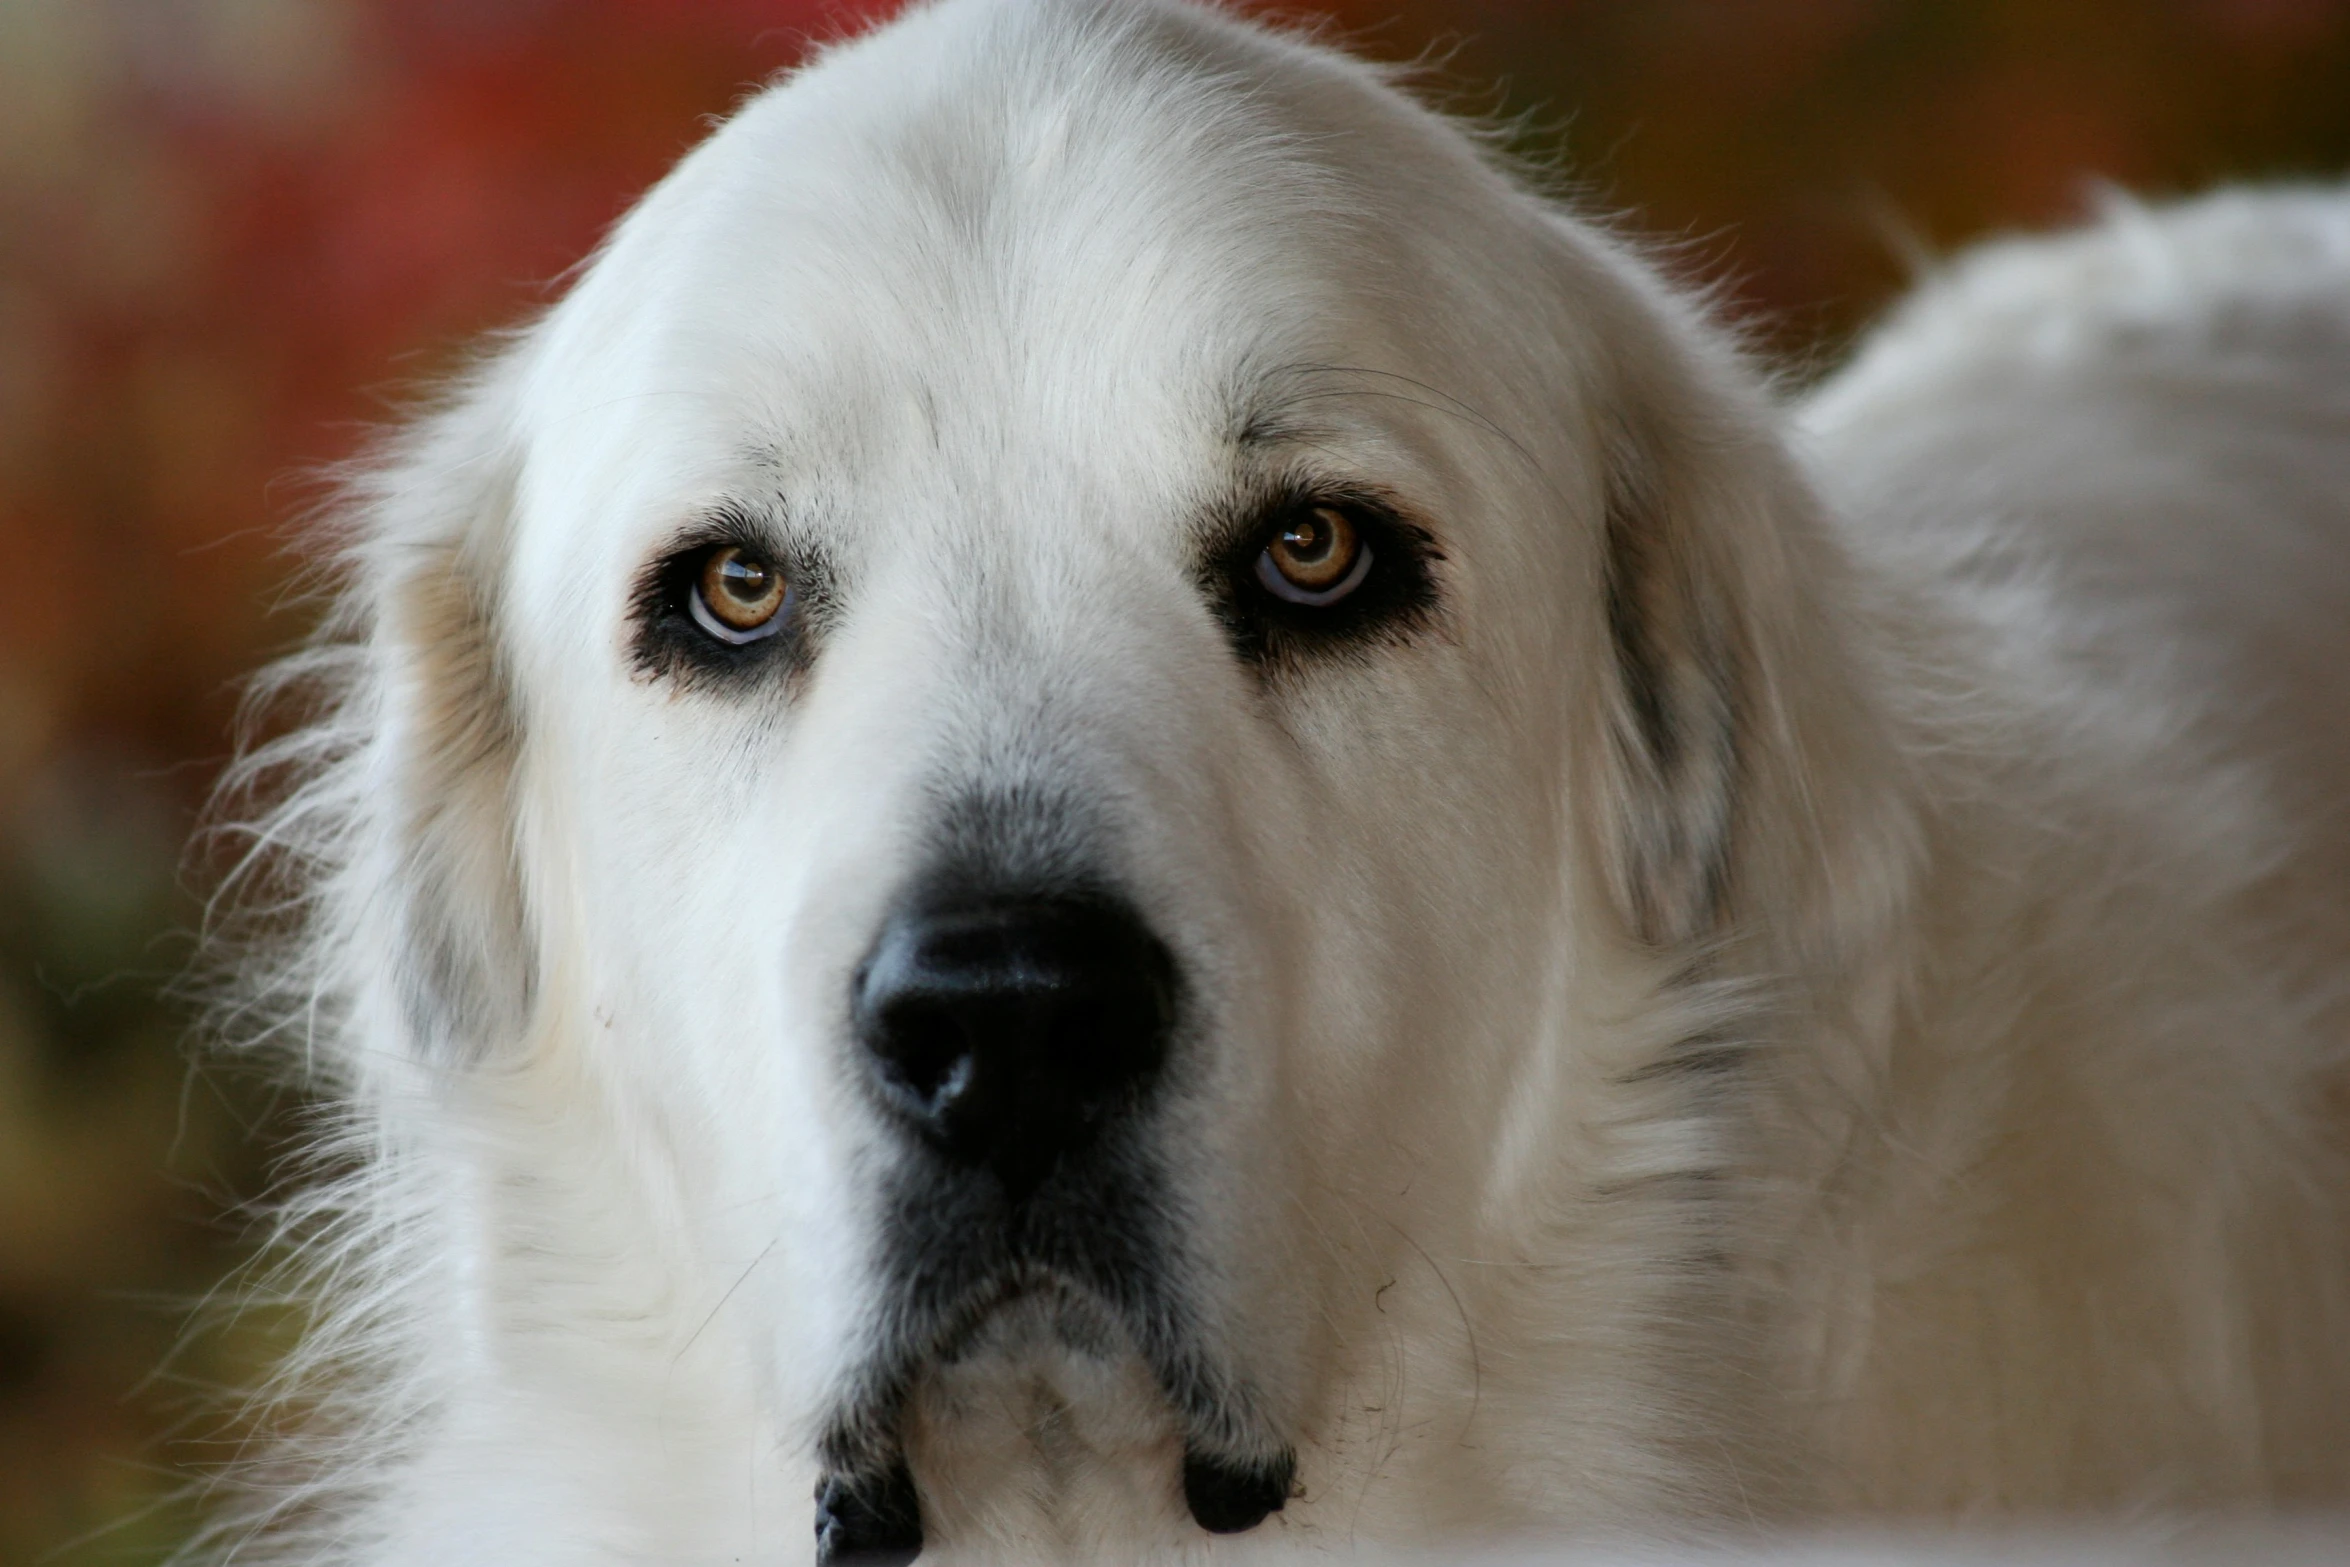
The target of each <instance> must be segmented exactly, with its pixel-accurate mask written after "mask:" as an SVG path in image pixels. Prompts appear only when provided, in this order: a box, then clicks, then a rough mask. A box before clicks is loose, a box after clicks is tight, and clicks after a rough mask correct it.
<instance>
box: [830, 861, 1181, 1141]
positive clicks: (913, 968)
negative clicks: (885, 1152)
mask: <svg viewBox="0 0 2350 1567" xmlns="http://www.w3.org/2000/svg"><path fill="white" fill-rule="evenodd" d="M1175 990H1176V984H1175V970H1174V964H1173V960H1172V959H1171V957H1170V956H1169V955H1168V953H1167V950H1166V948H1165V946H1164V945H1163V944H1162V943H1161V942H1160V941H1159V940H1158V939H1157V938H1156V937H1155V936H1153V935H1152V934H1151V933H1150V932H1149V930H1148V929H1147V928H1146V927H1145V926H1144V925H1143V923H1142V921H1141V920H1140V918H1139V917H1137V916H1136V915H1135V914H1134V913H1133V912H1132V911H1131V909H1129V908H1128V907H1127V906H1126V905H1125V904H1123V903H1121V902H1118V901H1115V900H1111V899H1106V898H1099V897H1088V898H1083V899H1072V898H1058V899H1013V900H1007V899H987V900H974V901H968V902H951V903H925V904H921V905H916V906H914V907H911V908H908V909H905V910H901V911H900V912H899V913H897V914H896V915H893V916H892V917H891V918H890V919H889V920H888V921H887V922H886V923H885V924H884V926H883V928H882V931H881V934H880V937H879V938H878V939H877V940H876V942H875V943H874V947H873V951H872V953H871V955H870V956H869V957H868V958H867V959H866V961H865V963H864V965H863V966H862V967H861V968H860V969H859V971H858V974H857V978H856V982H855V987H854V991H853V995H852V998H851V1007H852V1014H853V1018H854V1022H855V1025H856V1028H857V1032H858V1036H859V1039H860V1041H861V1043H862V1044H863V1046H864V1048H865V1051H866V1054H867V1058H868V1060H869V1062H870V1063H871V1067H872V1072H873V1075H874V1077H875V1079H876V1080H877V1084H878V1086H879V1088H880V1089H881V1091H882V1096H883V1098H884V1100H885V1101H886V1102H887V1103H888V1104H890V1105H891V1106H892V1107H893V1108H894V1109H895V1110H897V1111H898V1112H899V1113H900V1114H902V1115H904V1116H905V1117H906V1118H907V1119H908V1120H910V1121H911V1122H912V1123H913V1124H914V1125H915V1126H916V1127H918V1128H919V1129H920V1130H922V1131H923V1132H924V1133H925V1134H927V1135H928V1136H929V1137H930V1139H931V1140H932V1142H933V1143H934V1144H935V1145H937V1146H939V1147H941V1148H942V1149H944V1150H945V1151H946V1152H948V1153H949V1154H950V1155H953V1156H955V1157H957V1158H959V1159H962V1160H963V1161H965V1162H968V1163H987V1164H991V1165H993V1166H995V1167H996V1169H997V1171H998V1173H999V1174H1000V1175H1002V1176H1003V1177H1004V1179H1005V1180H1006V1182H1007V1184H1009V1185H1017V1186H1020V1187H1023V1188H1025V1187H1026V1186H1028V1185H1030V1184H1033V1182H1034V1180H1036V1179H1039V1178H1041V1176H1040V1174H1039V1172H1040V1171H1042V1170H1045V1169H1048V1168H1049V1167H1050V1166H1051V1164H1052V1163H1053V1161H1055V1160H1057V1159H1058V1158H1059V1156H1060V1155H1061V1154H1062V1153H1064V1152H1066V1151H1068V1150H1069V1149H1070V1148H1071V1147H1073V1146H1075V1145H1076V1144H1077V1143H1079V1142H1081V1141H1083V1140H1085V1139H1086V1138H1088V1137H1090V1136H1091V1135H1092V1133H1093V1131H1094V1129H1095V1128H1096V1127H1097V1126H1098V1125H1099V1124H1100V1123H1101V1122H1102V1121H1103V1120H1104V1119H1105V1118H1106V1117H1107V1116H1108V1115H1109V1113H1110V1112H1112V1111H1113V1110H1114V1109H1116V1108H1117V1107H1118V1106H1119V1105H1121V1104H1123V1103H1125V1102H1127V1101H1129V1100H1131V1099H1132V1098H1133V1097H1134V1096H1136V1095H1137V1094H1139V1093H1140V1092H1141V1091H1142V1089H1143V1088H1144V1087H1145V1086H1146V1085H1147V1084H1148V1083H1149V1082H1150V1081H1151V1080H1152V1079H1153V1078H1154V1077H1155V1076H1156V1074H1157V1072H1158V1069H1159V1066H1160V1064H1161V1062H1162V1060H1163V1058H1164V1056H1165V1053H1166V1040H1167V1035H1168V1032H1169V1030H1170V1029H1171V1027H1172V1024H1173V1020H1174V1002H1175ZM1015 1177H1017V1178H1015Z"/></svg>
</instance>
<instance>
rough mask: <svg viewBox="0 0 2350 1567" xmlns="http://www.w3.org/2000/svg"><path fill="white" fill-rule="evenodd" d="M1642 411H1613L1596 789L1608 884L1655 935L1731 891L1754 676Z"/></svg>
mask: <svg viewBox="0 0 2350 1567" xmlns="http://www.w3.org/2000/svg"><path fill="white" fill-rule="evenodd" d="M1646 422H1647V421H1645V420H1644V419H1638V418H1636V419H1634V420H1630V421H1627V420H1625V419H1623V418H1622V417H1621V415H1620V414H1619V415H1613V416H1610V417H1609V418H1607V419H1606V420H1605V421H1604V423H1605V425H1607V426H1611V427H1612V428H1607V429H1606V430H1605V440H1604V446H1605V451H1604V457H1603V461H1604V464H1605V468H1604V475H1603V479H1602V495H1603V503H1602V511H1601V519H1600V523H1601V534H1600V550H1601V554H1600V568H1599V577H1600V587H1601V595H1602V603H1603V605H1604V609H1605V616H1606V620H1605V629H1606V636H1607V652H1608V661H1607V665H1606V667H1607V669H1608V672H1609V676H1610V678H1609V679H1608V680H1607V681H1606V682H1605V684H1604V687H1603V690H1602V692H1601V697H1600V700H1601V703H1602V708H1603V712H1602V725H1603V730H1604V740H1603V742H1602V747H1603V753H1604V757H1605V765H1606V767H1607V770H1608V772H1609V773H1610V774H1611V775H1612V776H1610V777H1609V778H1608V780H1607V781H1606V783H1605V784H1604V785H1603V786H1602V787H1601V788H1599V789H1597V790H1594V791H1593V792H1594V795H1595V796H1596V798H1597V799H1598V800H1600V801H1601V802H1604V805H1605V807H1606V811H1605V814H1606V815H1607V816H1609V817H1610V818H1612V820H1611V821H1610V823H1609V825H1608V827H1607V829H1606V830H1605V831H1604V833H1603V835H1602V841H1601V844H1600V846H1599V847H1600V856H1601V864H1602V865H1603V867H1604V868H1605V871H1606V875H1607V881H1608V890H1609V892H1610V893H1611V894H1612V895H1613V897H1614V900H1615V902H1616V905H1617V907H1618V910H1619V912H1620V913H1621V915H1622V917H1623V919H1624V921H1625V924H1626V926H1627V927H1628V929H1629V930H1630V931H1631V933H1632V934H1633V935H1634V936H1635V937H1637V938H1638V939H1639V940H1640V941H1642V942H1644V943H1648V944H1651V945H1657V946H1670V945H1678V944H1681V943H1684V942H1688V941H1692V940H1695V939H1698V938H1700V937H1702V936H1704V935H1705V934H1706V933H1707V932H1708V931H1710V930H1711V929H1713V928H1714V927H1715V925H1716V924H1717V923H1718V921H1719V919H1720V917H1721V916H1722V914H1723V912H1724V903H1725V900H1726V899H1727V898H1728V896H1729V893H1730V876H1731V835H1732V831H1733V816H1734V813H1735V806H1736V800H1737V788H1738V770H1739V756H1740V750H1741V747H1740V739H1739V716H1740V712H1741V709H1742V707H1743V706H1744V702H1743V696H1742V692H1743V687H1744V686H1745V684H1746V681H1747V679H1748V661H1747V651H1748V650H1747V649H1746V648H1744V647H1743V646H1742V645H1741V638H1740V636H1739V618H1740V617H1739V614H1738V606H1737V605H1736V603H1735V601H1734V599H1733V598H1732V596H1731V594H1730V592H1729V588H1730V584H1729V583H1728V582H1726V581H1725V580H1724V578H1723V574H1722V572H1721V571H1720V569H1719V565H1718V563H1717V562H1715V561H1712V560H1710V559H1708V558H1707V556H1708V550H1707V548H1706V540H1705V538H1704V537H1703V533H1702V531H1701V530H1700V529H1699V528H1697V527H1696V526H1694V523H1695V520H1696V519H1695V518H1694V517H1693V516H1692V515H1691V510H1692V500H1693V497H1691V496H1689V495H1688V494H1687V493H1686V486H1685V485H1683V484H1677V483H1676V482H1675V477H1674V476H1673V475H1672V474H1671V473H1670V471H1669V469H1668V468H1667V467H1666V465H1665V463H1664V461H1663V460H1662V457H1663V454H1662V453H1661V452H1660V451H1659V450H1658V447H1657V441H1656V432H1655V431H1654V430H1652V429H1641V428H1638V427H1637V426H1638V425H1640V424H1645V423H1646Z"/></svg>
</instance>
